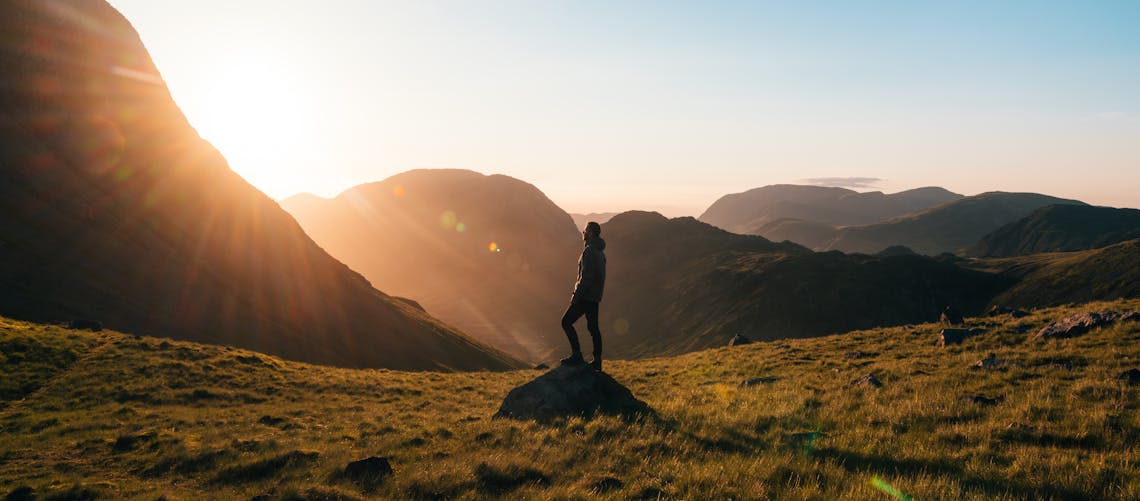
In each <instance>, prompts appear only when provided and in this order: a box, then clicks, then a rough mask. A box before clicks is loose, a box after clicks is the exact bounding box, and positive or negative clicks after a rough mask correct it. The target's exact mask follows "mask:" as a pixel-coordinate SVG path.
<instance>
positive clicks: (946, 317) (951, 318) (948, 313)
mask: <svg viewBox="0 0 1140 501" xmlns="http://www.w3.org/2000/svg"><path fill="white" fill-rule="evenodd" d="M940 320H941V321H942V324H943V325H958V324H960V323H962V322H963V320H962V314H960V313H958V311H957V310H955V309H954V308H953V307H952V306H949V305H947V306H946V310H944V311H943V312H942V318H941V319H940Z"/></svg>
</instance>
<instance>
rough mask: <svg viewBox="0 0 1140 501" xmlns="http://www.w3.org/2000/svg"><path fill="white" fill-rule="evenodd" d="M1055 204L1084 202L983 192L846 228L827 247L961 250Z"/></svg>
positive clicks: (922, 251) (869, 250) (932, 251)
mask: <svg viewBox="0 0 1140 501" xmlns="http://www.w3.org/2000/svg"><path fill="white" fill-rule="evenodd" d="M1054 204H1076V205H1084V203H1083V202H1079V201H1076V200H1066V199H1063V198H1056V197H1051V196H1047V195H1039V194H1036V193H1004V192H991V193H983V194H981V195H975V196H972V197H966V198H963V199H961V200H957V201H954V202H950V203H947V204H944V205H940V206H938V207H934V208H931V209H927V210H924V211H920V212H916V213H913V214H908V215H905V216H901V217H898V218H896V219H893V220H891V221H887V222H883V223H878V224H871V225H865V226H851V227H846V228H842V229H841V230H840V231H839V233H838V235H837V236H836V237H835V239H833V240H832V241H831V242H830V243H829V244H828V245H827V247H826V249H827V250H839V251H843V252H863V253H875V252H878V251H881V250H883V249H885V248H887V247H890V246H892V245H904V246H906V247H909V248H910V249H912V250H914V251H915V252H918V253H920V254H927V255H935V254H940V253H943V252H957V251H958V250H960V249H962V248H964V247H966V246H968V245H970V244H973V243H974V242H977V241H978V240H979V239H980V238H982V237H983V236H985V235H986V234H988V233H990V232H993V231H994V230H996V229H998V228H1000V227H1002V226H1004V225H1006V224H1009V223H1011V222H1014V221H1017V220H1018V219H1021V218H1023V217H1025V216H1027V215H1029V214H1030V213H1032V212H1033V211H1035V210H1037V209H1039V208H1041V207H1044V206H1047V205H1054Z"/></svg>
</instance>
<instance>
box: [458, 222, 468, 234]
mask: <svg viewBox="0 0 1140 501" xmlns="http://www.w3.org/2000/svg"><path fill="white" fill-rule="evenodd" d="M455 231H458V232H460V233H463V232H465V231H467V225H465V224H463V223H459V224H456V225H455Z"/></svg>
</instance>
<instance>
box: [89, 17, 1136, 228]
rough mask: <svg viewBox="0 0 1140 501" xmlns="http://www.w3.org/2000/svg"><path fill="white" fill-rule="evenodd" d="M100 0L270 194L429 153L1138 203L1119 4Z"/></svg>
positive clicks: (203, 128)
mask: <svg viewBox="0 0 1140 501" xmlns="http://www.w3.org/2000/svg"><path fill="white" fill-rule="evenodd" d="M111 3H112V4H113V5H115V6H116V7H117V8H119V9H120V10H121V11H122V12H123V13H124V14H125V15H126V16H127V18H128V19H130V20H131V22H132V23H133V24H134V25H135V27H136V29H137V30H138V31H139V32H140V34H141V36H142V39H143V41H144V43H145V44H146V45H147V48H148V49H149V50H150V51H151V55H152V57H153V58H154V59H155V62H156V64H157V65H158V68H159V70H160V71H161V73H162V75H163V77H164V78H165V79H166V81H167V83H168V85H169V86H170V89H171V92H172V93H173V94H174V97H175V100H176V101H177V102H178V103H179V105H180V106H181V107H182V109H183V111H184V112H185V113H186V115H187V116H188V117H189V119H190V121H191V123H193V124H194V126H195V127H196V128H197V129H198V131H199V133H200V134H202V136H203V137H205V138H206V139H208V140H210V141H211V142H213V143H214V144H215V146H217V147H218V148H219V149H220V150H221V151H222V152H223V153H224V154H225V155H226V157H227V158H228V159H229V161H230V164H231V166H232V167H233V169H234V170H235V171H237V172H238V173H240V174H241V175H242V176H244V177H245V178H246V179H247V180H249V181H250V182H251V183H253V184H254V185H255V186H257V187H258V188H260V189H262V190H263V191H265V192H266V193H267V194H269V195H270V196H272V197H275V198H282V197H286V196H289V195H292V194H294V193H297V192H311V193H316V194H318V195H322V196H332V195H335V194H337V193H339V192H340V191H341V190H343V189H345V188H348V187H351V186H354V185H356V184H360V183H364V182H369V181H377V180H380V179H383V178H385V177H388V176H390V175H392V174H395V173H398V172H402V171H405V170H409V169H414V168H444V167H446V168H466V169H472V170H477V171H480V172H484V173H502V174H507V175H510V176H514V177H517V178H520V179H523V180H526V181H528V182H531V183H533V184H535V185H536V186H538V187H539V188H540V189H542V190H543V191H544V192H545V193H546V194H547V195H548V196H550V197H551V198H552V199H553V200H554V201H555V202H556V203H558V204H559V205H561V206H562V207H563V208H565V209H567V210H568V211H571V212H591V211H611V210H625V209H632V208H641V209H652V210H660V211H662V212H663V213H665V214H666V215H672V216H676V215H697V214H699V213H700V212H701V211H702V210H703V209H704V208H705V207H707V206H708V204H710V203H711V202H712V201H713V200H715V199H716V198H718V197H719V196H721V195H723V194H726V193H732V192H739V191H743V190H746V189H749V188H753V187H757V186H763V185H766V184H773V183H804V182H818V183H823V184H831V185H844V184H848V183H852V184H855V185H858V186H860V187H859V188H858V189H859V191H868V190H871V189H879V190H883V191H887V192H893V191H900V190H904V189H908V188H914V187H919V186H930V185H938V186H944V187H946V188H948V189H950V190H953V191H957V192H960V193H965V194H975V193H980V192H984V191H990V190H1003V191H1036V192H1042V193H1047V194H1051V195H1057V196H1064V197H1071V198H1078V199H1081V200H1084V201H1087V202H1090V203H1095V204H1102V205H1112V206H1118V207H1140V2H1138V1H1119V2H1108V1H1092V0H1087V1H1076V0H1074V1H1066V2H1057V1H1048V0H1035V1H1024V2H1019V1H1001V2H995V1H992V0H987V1H965V0H960V1H953V2H939V3H935V2H923V1H914V0H906V1H879V0H867V1H835V2H813V1H802V2H801V1H793V2H762V1H752V2H712V1H699V2H698V1H690V2H674V1H644V2H627V1H614V0H603V1H558V0H533V1H494V0H480V1H462V0H456V1H430V0H409V1H374V0H361V1H347V0H326V1H306V2H301V1H292V0H194V1H183V2H175V1H162V2H156V1H154V0H111ZM848 178H862V179H848Z"/></svg>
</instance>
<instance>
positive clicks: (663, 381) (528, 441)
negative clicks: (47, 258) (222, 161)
mask: <svg viewBox="0 0 1140 501" xmlns="http://www.w3.org/2000/svg"><path fill="white" fill-rule="evenodd" d="M1099 309H1112V310H1115V311H1121V312H1127V311H1140V301H1137V300H1132V301H1127V302H1126V301H1118V302H1114V303H1101V304H1090V305H1083V306H1081V307H1078V308H1054V309H1047V310H1039V311H1036V312H1033V313H1032V314H1031V315H1030V316H1027V317H1024V318H1019V319H1011V318H1008V317H1004V318H997V317H990V318H971V319H967V324H966V325H965V326H964V327H966V328H970V329H977V330H978V333H977V334H976V335H974V336H972V337H970V338H969V339H967V340H966V342H965V343H963V344H961V345H954V346H949V347H946V348H938V347H935V346H933V345H932V341H933V340H934V339H935V338H936V337H937V335H938V332H939V330H940V329H941V326H939V325H936V324H932V323H926V324H920V325H915V326H913V327H907V328H893V329H875V330H869V331H861V332H849V333H844V334H840V335H834V336H827V337H822V338H815V339H802V340H788V341H781V342H774V343H754V344H750V345H747V346H736V347H732V348H720V349H715V350H707V351H703V352H700V353H693V354H689V355H685V356H681V357H676V358H658V359H652V360H644V361H638V362H613V363H610V364H609V366H608V367H607V369H606V371H607V372H608V373H609V374H611V375H612V376H613V377H614V378H615V379H616V380H618V381H619V382H621V383H622V384H625V385H626V386H628V387H629V389H630V390H631V391H632V392H633V394H634V395H635V396H637V397H638V398H640V399H642V400H644V401H645V402H646V403H647V404H649V406H650V407H652V408H653V409H654V410H655V411H656V413H657V418H656V419H644V420H625V419H622V418H620V417H611V416H600V417H595V418H593V419H589V420H585V419H579V418H571V419H565V420H558V421H555V422H554V423H552V424H549V425H539V424H537V423H534V422H515V421H511V420H505V419H491V416H492V415H493V414H494V413H495V410H496V409H497V408H498V406H499V403H500V402H501V401H502V400H503V397H504V396H505V395H506V394H507V393H508V392H509V391H510V390H511V389H512V388H514V387H517V386H519V385H520V384H523V383H525V382H527V381H528V380H530V379H531V378H533V377H535V376H537V375H539V374H540V373H539V372H536V371H517V372H506V373H458V374H428V373H406V372H395V371H375V370H350V369H337V368H330V367H320V366H310V365H305V364H300V363H295V362H287V361H283V360H280V359H277V358H274V357H269V356H265V355H261V354H258V353H252V352H247V351H244V350H234V349H226V348H223V347H218V346H209V345H198V344H193V343H186V342H177V341H175V342H163V341H162V340H159V339H153V338H148V337H143V338H135V337H132V336H127V335H122V334H118V333H114V332H106V331H104V332H102V333H86V332H77V331H70V332H69V331H65V330H62V329H59V328H57V327H51V326H38V325H30V324H26V323H23V322H15V321H10V320H7V319H0V360H4V361H5V363H2V364H0V426H2V427H3V430H4V433H0V461H2V462H3V463H2V464H3V467H0V496H7V497H8V499H21V498H24V499H26V498H28V497H29V496H26V495H25V496H21V495H17V493H19V492H23V493H25V494H26V493H27V492H28V491H32V493H33V494H34V495H35V498H36V499H92V498H94V497H96V496H98V498H99V499H154V498H156V497H159V496H161V497H163V498H166V499H251V498H253V497H255V496H265V497H266V498H269V499H274V500H276V499H344V500H354V499H486V498H511V499H709V498H712V499H781V498H790V499H872V500H873V499H891V497H890V496H888V495H887V494H886V493H884V492H883V491H884V490H889V491H891V492H896V493H899V494H900V495H899V496H895V497H896V498H898V497H901V496H902V495H905V496H910V497H912V498H913V499H947V498H952V499H963V500H971V501H972V500H988V499H1085V498H1093V499H1105V500H1118V499H1119V500H1132V499H1140V483H1138V482H1137V479H1138V478H1140V450H1138V449H1137V448H1136V447H1129V446H1127V444H1135V443H1137V441H1140V418H1138V416H1137V414H1136V413H1135V412H1133V410H1134V409H1133V407H1134V406H1135V403H1136V402H1137V398H1138V397H1140V387H1138V386H1136V385H1128V384H1126V382H1124V381H1120V380H1118V379H1117V377H1118V375H1119V374H1121V373H1122V372H1124V371H1126V370H1129V369H1134V368H1136V367H1137V360H1140V322H1131V323H1120V324H1116V325H1113V326H1109V327H1105V328H1102V329H1097V330H1094V331H1092V332H1089V333H1088V334H1085V335H1084V336H1081V337H1077V338H1073V339H1067V340H1061V341H1051V342H1032V341H1030V340H1029V339H1030V338H1031V337H1032V336H1033V333H1034V332H1036V331H1037V330H1038V329H1040V328H1041V327H1042V326H1043V325H1046V324H1048V323H1050V322H1052V321H1055V320H1057V319H1058V318H1061V317H1064V316H1067V315H1071V314H1073V313H1077V312H1081V311H1090V310H1099ZM988 353H995V354H996V356H997V357H999V358H1001V359H1006V360H1009V361H1011V362H1012V364H1011V365H1010V366H1008V367H1005V368H1001V369H993V370H981V369H975V368H974V365H975V363H976V362H977V361H978V360H980V359H982V358H984V357H986V356H987V354H988ZM866 374H873V375H874V376H875V377H876V378H877V379H878V380H880V381H881V382H882V387H880V388H872V387H864V386H860V385H852V384H851V382H852V381H853V380H855V379H856V378H859V377H860V376H863V375H866ZM750 380H751V381H753V382H754V385H752V386H748V385H744V384H742V383H743V382H746V381H750ZM16 381H20V382H22V383H24V384H22V385H20V386H19V387H18V389H16V391H6V390H7V389H8V388H9V383H13V382H16ZM1044 417H1047V419H1045V418H1044ZM900 444H905V446H900ZM599 451H604V453H600V452H599ZM374 455H380V456H385V457H387V458H388V460H389V461H390V462H391V466H392V469H393V470H394V474H393V475H391V476H389V477H387V478H385V479H384V480H383V481H382V482H375V483H371V482H366V481H356V482H354V481H353V480H352V479H351V478H348V477H347V476H345V475H342V474H341V473H342V472H343V471H344V470H345V467H346V465H347V464H348V463H349V462H351V461H357V460H361V459H364V458H367V457H370V456H374ZM1091 466H1095V467H1091Z"/></svg>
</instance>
